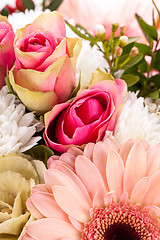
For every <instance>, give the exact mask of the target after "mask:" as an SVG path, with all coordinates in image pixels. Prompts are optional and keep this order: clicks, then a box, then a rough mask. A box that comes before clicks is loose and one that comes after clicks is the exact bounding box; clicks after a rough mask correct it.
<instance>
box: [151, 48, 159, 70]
mask: <svg viewBox="0 0 160 240" xmlns="http://www.w3.org/2000/svg"><path fill="white" fill-rule="evenodd" d="M152 66H153V68H155V69H157V70H158V71H160V50H158V51H155V56H154V59H153V63H152Z"/></svg>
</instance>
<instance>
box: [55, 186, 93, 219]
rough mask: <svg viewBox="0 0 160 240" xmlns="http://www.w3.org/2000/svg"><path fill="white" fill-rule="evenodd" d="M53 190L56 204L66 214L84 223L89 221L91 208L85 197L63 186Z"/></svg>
mask: <svg viewBox="0 0 160 240" xmlns="http://www.w3.org/2000/svg"><path fill="white" fill-rule="evenodd" d="M52 190H53V194H54V197H55V199H56V202H57V203H58V205H59V206H60V208H62V209H63V211H64V212H66V213H67V214H68V215H69V216H71V217H73V218H75V219H76V220H77V221H79V222H82V223H85V222H87V221H88V220H89V210H90V206H89V205H88V203H87V201H86V199H85V198H84V197H83V195H82V196H80V195H79V194H77V193H75V192H73V191H71V190H70V189H68V188H66V187H61V186H54V187H53V188H52ZM64 199H65V200H64Z"/></svg>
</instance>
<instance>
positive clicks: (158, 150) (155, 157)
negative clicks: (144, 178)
mask: <svg viewBox="0 0 160 240" xmlns="http://www.w3.org/2000/svg"><path fill="white" fill-rule="evenodd" d="M159 156H160V146H159V144H154V145H153V146H151V148H150V149H149V151H148V152H147V175H148V176H151V175H152V174H153V173H154V172H155V171H157V170H158V169H159V168H160V161H159Z"/></svg>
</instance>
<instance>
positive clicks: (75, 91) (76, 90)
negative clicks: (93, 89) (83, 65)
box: [71, 75, 81, 98]
mask: <svg viewBox="0 0 160 240" xmlns="http://www.w3.org/2000/svg"><path fill="white" fill-rule="evenodd" d="M80 88H81V75H80V78H79V82H78V85H77V87H76V88H75V89H74V91H73V93H72V96H71V98H74V97H75V96H76V95H77V92H78V91H79V90H80Z"/></svg>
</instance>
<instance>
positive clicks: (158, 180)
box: [142, 170, 160, 205]
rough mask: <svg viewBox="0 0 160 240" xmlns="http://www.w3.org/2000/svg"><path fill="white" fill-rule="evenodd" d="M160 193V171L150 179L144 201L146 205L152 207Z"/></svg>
mask: <svg viewBox="0 0 160 240" xmlns="http://www.w3.org/2000/svg"><path fill="white" fill-rule="evenodd" d="M159 193H160V170H159V171H157V172H155V173H154V174H153V175H152V176H151V177H150V186H149V189H148V191H147V193H146V194H145V196H144V199H143V201H142V203H143V204H145V205H150V204H152V203H153V202H154V200H155V199H156V197H157V195H159Z"/></svg>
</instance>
